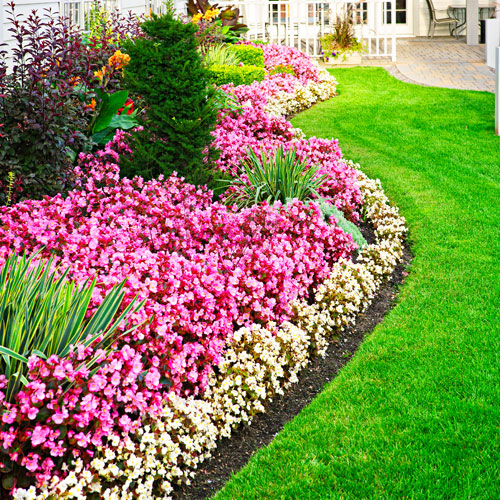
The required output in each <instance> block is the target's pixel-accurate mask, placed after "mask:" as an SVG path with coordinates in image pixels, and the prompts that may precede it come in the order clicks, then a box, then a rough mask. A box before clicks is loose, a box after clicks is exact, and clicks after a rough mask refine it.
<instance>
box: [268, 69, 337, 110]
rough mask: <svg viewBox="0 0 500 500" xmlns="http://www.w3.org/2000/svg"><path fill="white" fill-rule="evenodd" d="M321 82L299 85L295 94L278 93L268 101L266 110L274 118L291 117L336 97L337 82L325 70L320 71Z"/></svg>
mask: <svg viewBox="0 0 500 500" xmlns="http://www.w3.org/2000/svg"><path fill="white" fill-rule="evenodd" d="M319 80H320V81H319V82H309V83H307V84H306V85H302V84H300V83H299V84H297V86H296V87H295V89H294V92H285V91H282V92H278V94H277V95H276V96H274V97H272V98H269V99H268V102H267V105H266V108H265V110H266V111H267V112H268V113H269V114H271V115H274V116H285V117H286V116H291V115H295V114H297V113H300V112H301V111H304V110H305V109H308V108H310V107H311V106H312V105H313V104H316V103H317V102H321V101H326V100H327V99H330V98H331V97H333V96H335V94H336V91H337V81H336V80H335V78H334V77H333V76H331V75H330V73H328V71H326V70H325V69H321V70H319Z"/></svg>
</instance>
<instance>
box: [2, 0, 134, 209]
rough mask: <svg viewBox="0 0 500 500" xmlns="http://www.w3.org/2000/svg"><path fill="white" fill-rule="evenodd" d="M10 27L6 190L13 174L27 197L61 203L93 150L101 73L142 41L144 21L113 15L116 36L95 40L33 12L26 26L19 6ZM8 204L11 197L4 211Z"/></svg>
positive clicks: (5, 69) (5, 76) (10, 12)
mask: <svg viewBox="0 0 500 500" xmlns="http://www.w3.org/2000/svg"><path fill="white" fill-rule="evenodd" d="M7 19H8V21H9V22H10V23H11V28H10V30H9V31H10V32H11V35H12V37H13V39H14V42H15V45H14V47H13V49H12V50H11V56H12V59H11V61H10V62H9V63H8V61H7V53H6V52H5V51H2V52H1V53H0V123H1V124H2V128H1V134H0V182H1V183H2V184H3V185H4V186H5V185H6V184H7V177H8V173H9V172H13V173H14V175H15V177H16V179H20V181H21V183H22V188H23V197H28V198H39V197H41V196H43V195H46V194H48V195H54V194H56V193H58V192H64V191H66V190H68V189H70V188H71V187H72V186H73V178H72V170H73V168H72V167H73V160H74V158H75V153H78V152H80V151H84V150H86V149H89V148H90V146H91V141H90V139H89V134H88V126H89V120H90V117H91V114H92V109H91V108H90V107H89V104H90V102H91V92H92V89H94V88H95V87H96V86H97V85H98V81H97V80H96V78H95V77H94V72H95V71H97V70H99V69H100V68H101V67H102V66H103V65H104V64H105V63H107V61H108V59H109V57H110V56H111V55H112V54H113V53H114V51H115V50H117V49H118V48H119V41H120V40H123V39H125V38H126V37H127V35H128V34H130V35H131V36H135V35H137V34H138V33H139V31H140V28H139V20H138V19H137V18H133V17H132V16H129V17H128V18H122V17H120V15H119V14H118V13H112V14H110V26H111V28H112V29H110V30H106V32H103V33H102V36H100V37H99V38H96V37H94V38H90V39H89V38H88V37H86V36H84V35H83V34H82V33H81V31H80V30H79V29H78V28H76V27H75V26H73V25H71V24H70V23H69V22H68V20H67V19H64V18H62V17H59V16H54V15H51V13H50V11H46V12H45V13H44V14H43V15H41V14H40V13H38V12H36V11H32V13H31V14H30V15H29V16H28V17H27V18H26V19H22V18H21V16H20V15H17V14H16V12H15V5H14V3H13V2H11V3H9V4H7ZM113 85H114V86H115V87H117V86H118V85H119V82H112V86H113ZM109 90H110V89H109V85H108V91H109ZM5 200H6V192H5V191H4V190H3V192H0V205H1V204H3V203H5Z"/></svg>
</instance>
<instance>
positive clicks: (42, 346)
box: [0, 254, 142, 401]
mask: <svg viewBox="0 0 500 500" xmlns="http://www.w3.org/2000/svg"><path fill="white" fill-rule="evenodd" d="M52 264H53V259H49V260H38V255H37V254H35V255H33V256H32V257H31V258H29V259H28V258H26V257H18V256H16V255H12V256H9V257H8V258H7V259H6V261H5V262H4V263H3V265H2V267H1V269H0V355H1V356H0V373H1V374H2V375H5V377H6V378H7V380H8V381H9V383H8V386H7V392H6V400H7V401H12V400H13V398H14V396H15V394H16V393H17V392H19V390H21V389H22V387H23V386H24V385H25V384H26V383H27V379H26V374H27V372H28V358H29V356H31V355H32V354H36V355H37V356H39V357H41V358H44V359H47V358H48V357H50V356H51V355H53V354H56V355H57V356H59V357H64V356H66V355H68V354H69V352H70V350H71V349H72V348H76V347H77V346H78V345H80V344H83V345H85V346H89V345H91V344H96V345H94V347H95V348H96V349H98V348H100V349H104V350H105V351H106V352H110V350H111V347H112V344H113V342H114V341H115V340H116V338H117V334H116V330H117V328H118V326H119V325H120V323H122V321H123V320H124V318H125V316H126V315H127V314H128V313H129V311H131V310H132V307H133V305H134V302H135V299H134V300H133V301H132V302H131V303H130V304H129V305H128V306H127V307H126V308H124V310H123V311H122V313H121V314H120V316H119V317H117V313H118V310H119V309H120V307H121V304H122V301H123V297H124V295H125V293H124V292H123V290H122V289H123V286H124V284H125V282H123V283H121V284H120V285H118V286H116V287H114V288H113V289H112V290H111V291H110V292H109V293H108V295H107V296H106V298H105V299H104V301H103V302H102V303H101V305H100V306H99V307H98V308H97V310H96V311H95V313H94V314H93V315H92V316H91V317H90V318H88V319H85V318H86V315H87V311H88V308H89V304H90V299H91V297H92V293H93V290H94V287H95V283H96V280H95V279H94V281H92V282H91V283H90V284H89V283H85V284H84V285H83V286H82V287H81V288H80V287H78V286H77V285H76V284H75V283H73V282H69V281H68V280H67V274H68V271H67V270H66V271H65V272H63V273H62V275H60V276H59V277H57V276H56V271H55V269H52V267H53V266H52ZM141 305H142V303H141V304H140V305H139V307H140V306H141ZM137 309H138V308H135V309H134V311H136V310H137ZM137 326H139V325H135V326H133V327H132V330H133V329H135V328H137ZM132 330H129V331H132ZM99 337H101V338H100V340H99V342H97V339H98V338H99ZM71 346H73V347H71ZM94 361H95V360H93V359H89V360H87V362H86V365H87V368H89V369H91V368H92V365H93V364H94Z"/></svg>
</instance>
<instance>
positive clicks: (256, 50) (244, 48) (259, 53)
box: [228, 45, 264, 68]
mask: <svg viewBox="0 0 500 500" xmlns="http://www.w3.org/2000/svg"><path fill="white" fill-rule="evenodd" d="M228 48H229V50H230V51H231V52H233V53H234V54H236V57H237V58H238V59H239V60H240V61H241V62H242V63H243V64H244V65H246V66H257V67H259V68H263V67H264V51H263V50H262V49H261V48H260V47H254V46H253V45H230V46H229V47H228Z"/></svg>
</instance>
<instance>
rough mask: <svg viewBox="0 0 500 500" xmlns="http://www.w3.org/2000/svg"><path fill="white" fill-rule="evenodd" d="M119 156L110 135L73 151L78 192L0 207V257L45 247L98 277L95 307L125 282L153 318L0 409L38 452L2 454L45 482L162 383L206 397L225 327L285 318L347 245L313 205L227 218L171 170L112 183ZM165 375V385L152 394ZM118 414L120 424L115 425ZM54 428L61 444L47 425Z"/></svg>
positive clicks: (139, 410)
mask: <svg viewBox="0 0 500 500" xmlns="http://www.w3.org/2000/svg"><path fill="white" fill-rule="evenodd" d="M126 148H127V146H126V144H125V143H124V134H123V133H120V132H119V133H118V134H117V135H116V137H115V140H114V142H113V143H110V144H108V145H107V147H106V150H105V151H103V152H100V153H99V154H97V155H96V156H93V155H82V157H81V162H80V167H79V169H78V171H77V174H78V175H80V176H81V179H82V181H81V182H82V186H81V189H80V190H78V191H73V192H71V193H70V194H69V196H67V197H66V198H63V197H61V196H56V197H54V198H46V199H44V200H38V201H35V200H29V201H25V202H22V203H19V204H17V205H15V206H13V207H10V208H6V207H4V208H2V209H1V216H2V226H1V227H0V256H1V257H2V258H3V257H5V256H6V255H7V254H8V253H9V252H11V251H12V250H16V251H18V252H28V253H31V252H32V251H34V250H37V249H40V248H43V250H42V254H44V255H49V254H55V255H56V256H57V262H58V264H60V265H61V266H62V268H66V267H70V268H71V273H70V277H71V278H73V279H75V280H76V281H77V282H80V283H81V282H83V281H85V280H86V279H88V278H89V277H93V276H96V275H97V277H98V286H97V287H96V291H95V294H94V296H93V305H94V306H97V305H98V304H99V303H100V302H101V301H102V300H103V298H104V296H105V293H106V291H107V290H109V289H110V288H111V287H112V286H113V285H115V284H116V283H119V282H121V281H122V280H124V279H126V280H127V284H126V297H127V300H130V299H131V298H132V297H133V296H135V295H138V296H139V297H140V298H141V299H145V300H146V302H145V305H144V308H143V310H142V311H141V312H140V313H137V314H136V318H135V319H136V320H142V319H144V317H145V316H148V317H149V316H151V317H152V320H151V322H150V323H148V324H147V325H146V326H144V327H142V328H141V329H139V330H137V331H136V332H134V334H133V335H132V336H129V337H124V338H121V339H120V341H119V346H118V348H119V350H118V351H117V352H116V353H115V355H113V356H112V359H111V360H108V363H106V364H104V365H103V366H102V368H101V370H100V371H99V372H98V373H97V374H96V375H94V376H93V377H92V378H91V379H90V380H86V381H85V383H84V384H83V385H84V387H85V388H82V383H83V381H84V380H85V377H84V375H85V373H82V371H81V370H80V371H77V372H75V371H74V368H73V366H72V365H71V363H70V362H69V361H68V362H66V361H63V360H56V359H50V360H49V361H48V362H47V363H44V362H42V361H41V360H38V361H37V362H33V363H32V367H31V368H32V370H31V373H30V377H31V379H32V382H31V383H30V385H29V386H28V387H27V388H26V389H25V390H24V391H23V392H21V393H20V395H19V400H18V402H17V403H16V404H14V405H4V408H3V416H2V418H3V419H4V421H5V422H6V423H13V422H14V421H15V422H17V423H18V425H17V426H16V427H14V428H11V427H8V428H7V429H4V430H3V431H2V433H0V440H3V442H4V444H5V445H6V448H7V449H9V445H12V446H13V445H14V444H15V443H17V442H23V440H24V441H26V439H27V438H28V437H30V436H31V435H30V434H29V433H30V432H35V428H36V429H37V430H36V432H35V436H36V438H35V441H33V440H31V447H30V449H33V450H39V449H40V450H41V451H40V450H39V451H33V453H32V454H31V455H29V456H28V455H23V456H21V455H18V453H19V451H17V450H19V449H20V447H19V446H17V447H14V449H13V451H12V454H11V459H12V460H13V461H14V462H16V463H17V462H18V461H19V463H20V464H21V465H24V466H26V467H27V468H28V470H30V471H36V472H37V473H38V474H41V475H42V476H43V477H45V476H44V474H45V475H46V474H47V473H48V470H50V469H51V467H52V465H51V463H52V462H51V460H52V458H51V457H54V456H59V454H61V455H64V456H66V454H67V453H70V452H71V454H72V455H73V456H81V453H82V452H81V450H80V448H81V449H86V448H87V447H90V448H89V449H90V450H91V448H92V446H96V445H97V444H98V443H99V442H100V440H101V438H102V436H103V435H106V434H107V435H111V434H113V433H115V434H120V433H124V432H128V431H130V430H133V429H134V428H135V427H136V426H137V425H139V422H140V416H141V414H144V412H146V411H147V412H155V411H156V410H158V409H159V407H160V405H161V400H162V395H163V394H164V393H165V392H167V391H168V390H169V389H170V386H171V385H173V387H174V389H175V390H177V391H178V392H181V391H182V392H183V393H184V394H189V393H197V392H198V391H199V390H203V388H204V386H205V384H206V381H207V378H208V375H209V373H210V371H211V369H212V366H213V365H214V364H216V363H217V362H218V360H219V357H220V354H221V352H222V349H223V347H224V345H225V343H226V341H227V339H228V338H229V337H230V336H231V334H232V333H233V330H234V327H235V326H236V325H244V324H251V323H255V322H258V323H266V322H268V321H277V322H281V321H283V320H285V319H288V318H290V316H291V309H290V303H291V302H292V301H293V300H295V299H296V298H303V297H306V296H307V294H308V293H309V290H310V289H311V287H312V286H314V285H317V284H318V283H319V282H320V281H321V280H322V279H324V278H325V277H326V276H327V275H328V274H329V271H330V268H331V265H332V264H333V263H334V262H335V261H336V260H338V259H339V258H342V257H348V256H349V255H350V254H351V253H352V251H353V250H354V249H355V245H354V244H353V242H352V239H351V237H350V236H348V235H346V234H345V233H344V232H343V231H342V230H341V229H339V228H338V227H336V226H330V225H327V224H324V223H323V221H322V219H321V214H320V213H319V210H318V209H317V208H316V207H314V206H312V207H307V206H305V205H304V204H302V203H301V202H298V201H297V202H295V203H293V204H292V205H291V206H288V207H283V206H281V205H279V204H276V205H275V206H270V205H267V204H263V205H256V206H254V207H252V208H248V209H245V210H243V211H241V212H235V211H232V210H231V209H229V208H227V207H226V206H224V205H221V204H218V203H212V201H211V199H212V195H211V193H210V192H209V191H207V190H205V189H197V188H196V187H194V186H191V185H188V184H185V183H184V182H183V181H182V180H181V179H179V178H178V177H176V176H172V177H171V178H169V179H167V180H163V179H161V178H160V179H158V180H153V181H149V182H144V181H143V180H142V179H141V178H135V179H133V180H129V179H120V178H119V167H118V165H117V164H116V163H115V159H116V157H117V151H118V150H122V151H123V150H126ZM124 353H126V355H127V356H128V357H127V358H126V359H125V358H124V356H125V354H124ZM130 360H132V361H130ZM102 361H104V360H102ZM125 361H127V362H129V361H130V363H132V365H130V363H129V364H127V363H125ZM75 373H76V374H75ZM141 373H142V374H143V377H142V380H141V379H140V377H139V375H140V374H141ZM51 377H53V378H54V377H55V378H56V379H57V378H59V379H60V380H63V379H66V377H67V378H68V380H72V378H73V377H77V378H78V377H79V378H78V384H77V386H76V388H74V389H72V390H71V391H70V392H68V393H66V394H64V395H63V394H62V392H61V390H62V389H61V388H60V386H57V385H54V386H53V388H52V389H51V390H49V391H48V392H47V391H46V389H47V384H48V380H49V379H51ZM162 379H165V380H168V381H169V383H168V384H167V385H165V386H162V384H161V383H160V380H162ZM85 391H88V394H87V393H86V392H85ZM41 407H44V408H47V409H48V410H49V414H50V415H51V416H50V417H49V418H48V419H46V420H44V421H45V422H46V423H45V424H44V425H42V424H40V426H41V427H36V426H35V427H33V428H31V427H30V426H29V425H28V427H27V429H28V430H22V429H23V426H22V425H21V424H22V422H28V423H29V422H30V421H33V420H34V419H36V417H37V415H38V411H39V408H41ZM123 408H125V412H124V413H123ZM119 409H121V410H119ZM128 413H131V416H130V415H128ZM122 414H123V415H126V416H127V418H126V419H125V418H118V416H119V415H122ZM5 419H7V420H5ZM134 419H135V420H134ZM125 420H126V421H125ZM60 425H64V426H65V428H66V432H65V434H64V436H61V435H60V434H58V432H57V430H56V429H57V428H58V426H60ZM99 429H100V430H99ZM19 433H21V434H19ZM23 433H24V434H23ZM26 433H27V434H26ZM41 433H45V434H44V436H45V439H44V440H43V441H42V440H41V435H42V434H41ZM87 445H88V446H87ZM54 450H55V451H54ZM75 450H77V451H75ZM78 450H80V451H78ZM54 453H56V455H54ZM75 453H76V455H75ZM37 457H39V458H37ZM42 457H45V458H43V460H42ZM42 476H40V478H39V479H41V478H42Z"/></svg>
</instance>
